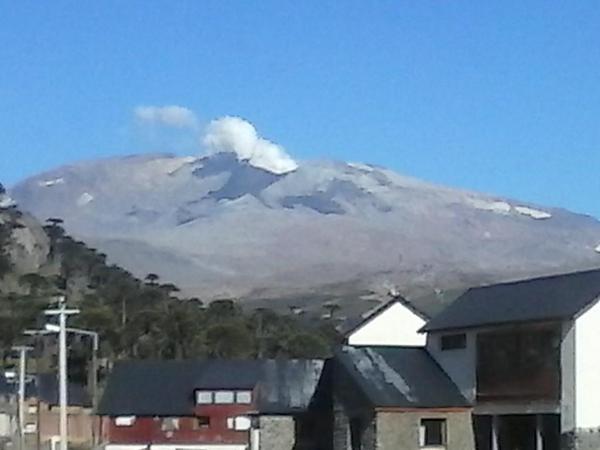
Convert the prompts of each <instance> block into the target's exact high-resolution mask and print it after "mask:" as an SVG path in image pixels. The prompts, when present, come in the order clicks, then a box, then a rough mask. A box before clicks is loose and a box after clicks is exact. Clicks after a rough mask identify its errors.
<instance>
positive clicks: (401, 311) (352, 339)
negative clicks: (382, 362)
mask: <svg viewBox="0 0 600 450" xmlns="http://www.w3.org/2000/svg"><path fill="white" fill-rule="evenodd" d="M423 325H425V320H423V319H422V318H421V317H420V316H418V315H417V314H415V313H414V312H413V311H411V310H410V309H409V308H408V307H406V306H405V305H403V304H402V303H400V302H396V303H394V304H392V305H391V306H390V307H389V308H387V309H385V310H384V311H382V312H381V313H379V314H378V315H375V316H374V317H373V318H371V319H370V320H367V321H366V322H365V323H363V324H362V325H361V326H360V327H359V328H357V329H356V330H354V331H353V332H352V333H351V334H350V335H349V336H348V344H349V345H425V340H426V336H425V335H424V334H420V333H419V329H420V328H421V327H422V326H423Z"/></svg>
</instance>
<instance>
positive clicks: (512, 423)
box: [498, 415, 536, 450]
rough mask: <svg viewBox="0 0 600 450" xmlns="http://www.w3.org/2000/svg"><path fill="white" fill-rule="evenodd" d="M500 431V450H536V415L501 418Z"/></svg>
mask: <svg viewBox="0 0 600 450" xmlns="http://www.w3.org/2000/svg"><path fill="white" fill-rule="evenodd" d="M498 431H499V433H498V441H499V442H498V443H499V444H500V445H499V447H500V450H536V448H535V445H536V418H535V416H534V415H519V416H501V417H500V420H499V430H498Z"/></svg>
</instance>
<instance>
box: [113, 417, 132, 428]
mask: <svg viewBox="0 0 600 450" xmlns="http://www.w3.org/2000/svg"><path fill="white" fill-rule="evenodd" d="M134 423H135V416H117V417H115V426H117V427H132V426H133V424H134Z"/></svg>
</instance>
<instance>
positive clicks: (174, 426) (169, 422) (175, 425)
mask: <svg viewBox="0 0 600 450" xmlns="http://www.w3.org/2000/svg"><path fill="white" fill-rule="evenodd" d="M160 429H161V430H162V431H176V430H179V418H177V417H165V418H164V419H163V420H162V423H161V425H160Z"/></svg>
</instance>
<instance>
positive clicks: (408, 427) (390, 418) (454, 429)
mask: <svg viewBox="0 0 600 450" xmlns="http://www.w3.org/2000/svg"><path fill="white" fill-rule="evenodd" d="M426 418H431V419H446V421H447V422H446V430H447V445H446V447H444V448H445V449H446V450H474V449H475V437H474V435H473V426H472V422H471V412H470V411H464V412H439V413H436V412H425V411H424V412H379V413H378V414H377V422H376V427H375V428H376V433H377V447H376V448H377V450H398V449H402V450H419V449H420V448H421V447H420V446H419V427H420V423H421V419H426ZM364 449H365V450H371V449H369V448H367V447H364ZM336 450H337V449H336Z"/></svg>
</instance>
